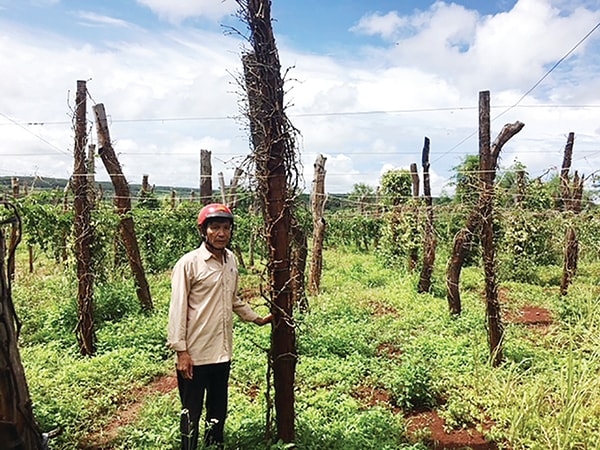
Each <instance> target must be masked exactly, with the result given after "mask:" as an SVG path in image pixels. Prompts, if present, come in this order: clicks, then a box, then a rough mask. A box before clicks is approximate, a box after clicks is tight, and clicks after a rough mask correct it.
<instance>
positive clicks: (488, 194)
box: [479, 91, 504, 367]
mask: <svg viewBox="0 0 600 450" xmlns="http://www.w3.org/2000/svg"><path fill="white" fill-rule="evenodd" d="M490 143H491V138H490V92H489V91H483V92H480V93H479V170H480V179H481V202H480V205H481V206H480V209H479V211H480V214H481V245H482V247H483V252H482V254H483V268H484V272H485V300H486V315H487V325H488V340H489V344H490V353H491V355H492V365H493V366H494V367H496V366H498V365H499V364H500V362H501V361H502V358H503V352H502V338H503V334H504V331H503V327H502V320H501V318H500V302H499V301H498V285H497V281H496V247H495V243H494V210H493V202H494V179H495V176H496V164H497V159H498V158H497V155H496V157H493V155H492V149H491V146H490Z"/></svg>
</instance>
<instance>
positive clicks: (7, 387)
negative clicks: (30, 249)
mask: <svg viewBox="0 0 600 450" xmlns="http://www.w3.org/2000/svg"><path fill="white" fill-rule="evenodd" d="M1 203H2V204H3V206H6V207H7V208H8V209H10V210H12V212H13V213H14V216H13V217H11V218H10V219H9V220H6V221H4V223H3V224H2V225H1V228H0V448H7V449H8V448H16V449H28V450H29V449H31V450H42V449H43V448H44V443H43V437H42V433H41V430H40V429H39V426H38V424H37V422H36V420H35V417H34V415H33V410H32V404H31V398H30V396H29V388H28V386H27V380H26V378H25V370H24V369H23V364H22V363H21V356H20V354H19V347H18V337H19V328H20V322H19V320H18V318H17V315H16V312H15V306H14V304H13V301H12V279H13V273H11V269H10V268H11V267H14V263H13V260H14V257H15V252H16V249H17V246H18V244H19V242H20V241H21V220H20V217H19V215H18V212H17V209H16V208H15V207H14V206H13V205H12V204H10V203H6V202H1ZM6 225H10V226H11V227H12V229H13V230H15V231H14V232H13V231H12V230H11V236H15V239H13V238H11V240H10V245H9V246H8V248H7V245H6V238H5V234H4V227H5V226H6Z"/></svg>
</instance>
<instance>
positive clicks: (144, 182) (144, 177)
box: [142, 174, 150, 193]
mask: <svg viewBox="0 0 600 450" xmlns="http://www.w3.org/2000/svg"><path fill="white" fill-rule="evenodd" d="M148 177H149V175H148V174H144V175H142V192H145V193H146V192H150V183H148Z"/></svg>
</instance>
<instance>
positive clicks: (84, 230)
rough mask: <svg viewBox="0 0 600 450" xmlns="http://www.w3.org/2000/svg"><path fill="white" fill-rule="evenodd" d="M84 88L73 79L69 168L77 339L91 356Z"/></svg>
mask: <svg viewBox="0 0 600 450" xmlns="http://www.w3.org/2000/svg"><path fill="white" fill-rule="evenodd" d="M86 99H87V88H86V82H85V81H81V80H79V81H77V92H76V95H75V103H76V104H75V149H74V157H75V167H74V170H73V179H72V180H73V183H72V186H73V193H74V201H73V205H74V210H75V255H76V258H77V279H78V283H79V288H78V292H77V302H78V313H79V316H78V322H77V328H76V332H77V341H78V343H79V350H80V352H81V354H82V355H84V356H89V355H93V354H94V353H95V351H96V335H95V331H94V296H93V295H94V273H93V271H92V251H91V245H92V238H93V230H92V226H91V224H90V221H91V208H90V204H89V199H88V188H87V181H88V178H87V165H86V143H87V130H86V128H87V120H86V114H87V110H86V108H87V106H86V105H87V102H86Z"/></svg>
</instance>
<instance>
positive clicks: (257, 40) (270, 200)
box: [238, 0, 298, 443]
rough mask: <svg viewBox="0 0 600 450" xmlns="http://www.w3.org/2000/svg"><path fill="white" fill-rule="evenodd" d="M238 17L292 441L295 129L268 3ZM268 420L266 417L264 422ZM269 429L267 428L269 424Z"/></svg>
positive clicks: (275, 338)
mask: <svg viewBox="0 0 600 450" xmlns="http://www.w3.org/2000/svg"><path fill="white" fill-rule="evenodd" d="M238 5H239V6H240V16H241V18H242V20H243V21H244V22H245V23H246V24H247V25H248V28H249V30H250V37H249V41H250V43H251V45H252V50H251V51H250V52H248V53H246V54H245V55H244V56H243V57H242V61H243V64H244V81H245V88H246V92H247V95H248V116H249V120H250V132H251V142H252V144H253V146H254V154H253V156H254V162H255V165H256V180H257V182H258V184H259V186H258V188H257V190H256V192H257V193H258V194H259V195H261V196H262V202H261V203H262V204H261V206H262V208H263V215H264V218H265V235H266V240H267V247H268V253H269V261H268V262H267V266H268V267H267V269H268V273H269V278H270V300H271V312H272V313H273V315H274V320H273V324H272V334H271V364H272V369H273V380H274V386H275V411H276V424H277V439H278V440H281V441H282V442H284V443H293V442H294V439H295V412H294V411H295V407H294V380H295V369H296V361H297V351H296V335H295V324H294V321H293V304H294V302H293V280H292V278H291V251H290V248H291V244H292V242H293V237H292V234H293V229H292V228H293V227H292V225H293V223H294V212H293V200H292V199H291V198H290V197H291V195H294V194H295V192H296V188H297V186H296V184H297V178H296V177H297V175H298V173H297V172H298V170H297V167H296V159H297V155H296V142H295V129H294V128H293V127H292V126H291V124H290V123H289V120H288V118H287V116H286V115H285V106H284V102H283V95H284V89H283V79H282V77H281V65H280V62H279V55H278V52H277V48H276V45H275V38H274V36H273V28H272V25H271V2H270V0H238ZM268 421H269V417H267V422H268ZM267 425H269V424H268V423H267Z"/></svg>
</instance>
